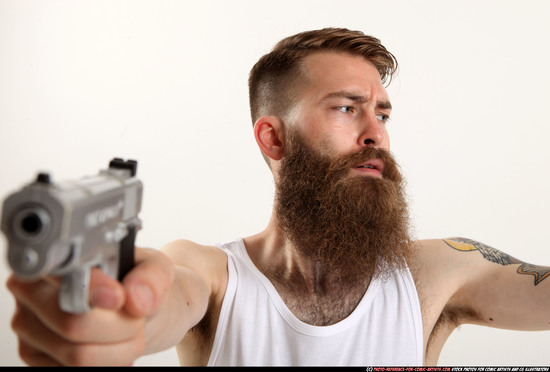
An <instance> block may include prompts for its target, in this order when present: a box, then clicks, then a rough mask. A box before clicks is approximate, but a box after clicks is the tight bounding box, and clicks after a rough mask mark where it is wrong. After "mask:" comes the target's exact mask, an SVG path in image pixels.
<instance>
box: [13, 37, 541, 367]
mask: <svg viewBox="0 0 550 372" xmlns="http://www.w3.org/2000/svg"><path fill="white" fill-rule="evenodd" d="M396 68H397V62H396V60H395V58H394V56H393V55H392V54H391V53H389V52H388V51H387V50H386V48H385V47H384V46H382V45H381V44H380V42H379V40H377V39H376V38H373V37H370V36H366V35H364V34H363V33H362V32H358V31H350V30H347V29H323V30H315V31H308V32H304V33H300V34H297V35H294V36H291V37H289V38H287V39H284V40H283V41H281V42H280V43H279V44H277V45H276V46H275V48H274V50H273V51H272V52H271V53H269V54H267V55H265V56H264V57H262V58H261V59H260V60H259V61H258V63H257V64H256V65H255V66H254V68H253V69H252V71H251V75H250V80H249V84H250V104H251V113H252V121H253V123H254V135H255V139H256V141H257V143H258V146H259V148H260V150H261V151H262V153H263V155H264V158H265V159H266V162H267V164H268V165H269V167H270V169H271V171H272V173H273V177H274V180H275V187H276V195H275V203H274V209H273V214H272V218H271V220H270V222H269V224H268V226H267V227H266V229H265V230H264V231H262V232H260V233H259V234H257V235H254V236H250V237H246V238H244V239H238V240H236V241H232V242H227V243H225V244H222V245H220V246H216V247H215V246H201V245H198V244H195V243H193V242H189V241H184V240H180V241H176V242H172V243H170V244H168V245H167V246H166V247H165V248H164V249H163V252H164V253H161V252H159V251H155V250H147V249H138V250H137V252H136V266H135V268H134V269H133V270H132V271H131V272H130V273H129V274H128V275H127V276H126V277H125V279H124V281H123V283H122V284H121V283H118V282H116V281H113V280H111V279H109V278H108V277H106V276H105V275H103V274H102V273H101V272H100V271H95V272H94V275H93V277H92V280H91V285H90V287H91V292H90V298H91V303H92V305H93V306H94V309H93V310H92V311H91V312H89V313H87V314H83V315H70V314H63V313H62V312H61V311H60V310H59V309H58V308H57V303H56V301H53V300H52V298H53V297H54V296H56V295H57V293H58V290H59V289H58V283H57V282H56V281H53V280H50V279H46V280H42V281H39V282H36V283H20V282H18V281H17V280H15V279H13V278H11V279H10V280H9V283H8V286H9V288H10V290H11V291H12V293H13V294H14V296H15V298H16V300H17V304H18V309H17V312H16V314H15V316H14V320H13V328H14V330H15V332H16V333H17V335H18V337H19V340H20V353H21V356H22V358H23V359H24V360H25V361H26V362H28V363H29V364H32V365H59V364H65V365H74V364H76V365H92V364H98V365H104V364H109V365H113V364H130V363H132V362H133V361H134V360H135V359H136V358H138V357H139V356H141V355H143V354H145V353H151V352H156V351H160V350H163V349H166V348H168V347H171V346H174V345H176V348H177V351H178V355H179V357H180V361H181V363H182V364H183V365H422V364H427V365H434V364H436V363H437V359H438V356H439V353H440V351H441V348H442V347H443V344H444V343H445V340H446V339H447V337H448V336H449V335H450V333H451V332H452V331H453V329H455V328H456V327H457V326H458V325H460V324H464V323H472V324H480V325H488V326H493V327H501V328H509V329H524V330H542V329H549V328H550V322H549V321H548V314H547V313H548V311H547V309H548V308H549V307H550V296H549V287H548V286H549V284H548V282H550V281H545V280H544V279H545V278H546V277H547V276H548V275H549V272H550V271H549V269H548V268H546V267H540V266H535V265H529V264H526V263H523V262H521V261H519V260H516V259H513V258H511V257H509V256H508V255H506V254H504V253H502V252H499V251H497V250H496V249H494V248H491V247H489V246H487V245H484V244H481V243H478V242H475V241H473V240H469V239H465V238H448V239H441V240H423V241H414V240H413V239H412V237H411V236H410V234H409V219H408V214H407V203H406V197H405V192H404V185H403V180H402V177H401V175H400V173H399V169H398V166H397V165H396V164H395V161H394V160H393V157H392V155H391V153H390V152H389V138H388V132H387V129H386V126H387V121H388V118H389V117H390V115H391V108H392V107H391V103H390V100H389V98H388V95H387V93H386V90H385V86H384V83H386V82H388V81H390V80H391V77H392V75H393V73H394V72H395V70H396ZM533 279H534V282H533Z"/></svg>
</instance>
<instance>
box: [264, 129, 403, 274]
mask: <svg viewBox="0 0 550 372" xmlns="http://www.w3.org/2000/svg"><path fill="white" fill-rule="evenodd" d="M374 158H380V159H382V160H383V161H384V168H383V173H382V178H375V177H370V176H364V175H360V174H357V175H351V174H350V171H351V169H353V168H355V167H356V166H357V165H359V164H363V163H365V162H367V161H368V160H370V159H374ZM275 213H276V215H277V217H278V220H279V221H280V225H281V228H282V231H283V233H284V235H285V238H286V239H287V240H288V241H289V242H290V243H291V244H292V246H293V248H294V250H295V252H296V253H297V254H298V255H299V256H303V257H305V258H308V259H311V260H313V261H314V262H316V263H320V264H321V265H322V267H324V268H326V269H327V270H331V271H334V272H338V274H339V275H340V277H341V278H342V279H344V278H348V279H352V280H353V279H354V278H357V276H361V277H365V276H368V277H372V276H381V275H384V274H387V273H389V272H390V271H391V270H396V269H401V268H403V267H405V266H406V264H407V257H408V255H409V251H410V246H411V239H410V233H409V216H408V208H407V202H406V198H405V192H404V182H403V178H402V176H401V174H400V172H399V169H398V166H397V163H396V162H395V160H394V158H393V157H392V155H391V154H390V153H389V152H388V151H386V150H381V149H376V148H372V147H366V148H365V149H364V151H362V152H360V153H355V154H351V155H346V156H342V157H340V158H331V157H330V156H326V155H322V154H320V153H318V152H316V151H314V150H313V149H311V148H310V147H309V146H308V145H307V144H306V143H305V141H304V139H303V137H302V135H301V134H300V133H298V131H297V130H290V131H289V133H288V136H287V143H286V148H285V154H284V157H283V159H282V161H281V168H280V173H279V178H278V180H277V184H276V196H275Z"/></svg>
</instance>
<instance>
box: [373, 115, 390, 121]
mask: <svg viewBox="0 0 550 372" xmlns="http://www.w3.org/2000/svg"><path fill="white" fill-rule="evenodd" d="M376 118H377V119H378V120H380V121H381V122H383V123H387V122H388V120H390V116H389V115H386V114H378V115H376Z"/></svg>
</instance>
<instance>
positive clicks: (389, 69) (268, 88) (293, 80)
mask: <svg viewBox="0 0 550 372" xmlns="http://www.w3.org/2000/svg"><path fill="white" fill-rule="evenodd" d="M323 51H335V52H341V53H347V54H351V55H356V56H362V57H363V58H365V59H366V60H368V61H369V62H370V63H372V64H373V65H374V66H375V67H376V69H377V70H378V72H379V73H380V79H381V81H382V83H383V84H386V83H387V84H389V83H390V82H391V79H392V77H393V75H394V74H395V72H396V71H397V67H398V65H397V60H396V59H395V57H394V56H393V54H391V53H390V52H389V51H388V50H387V49H386V48H385V47H384V46H383V45H382V44H381V43H380V40H378V39H377V38H375V37H372V36H368V35H365V34H364V33H363V32H361V31H352V30H348V29H345V28H324V29H321V30H313V31H306V32H302V33H299V34H296V35H294V36H290V37H287V38H285V39H283V40H281V41H280V42H279V43H278V44H277V45H275V47H274V48H273V50H272V51H271V52H270V53H268V54H266V55H264V56H263V57H262V58H260V60H259V61H258V62H257V63H256V65H254V67H253V68H252V70H251V71H250V76H249V79H248V87H249V98H250V114H251V117H252V125H254V123H255V122H256V120H258V118H260V117H261V116H276V117H278V118H280V119H284V118H285V117H286V115H287V114H288V113H289V112H290V110H291V109H292V107H293V103H294V102H295V98H296V97H295V94H296V89H295V88H296V84H297V83H299V81H300V80H299V78H300V76H301V75H300V73H301V67H302V63H301V62H302V61H303V59H304V58H305V57H306V56H308V55H310V54H313V53H316V52H323Z"/></svg>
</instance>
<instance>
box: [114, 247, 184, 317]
mask: <svg viewBox="0 0 550 372" xmlns="http://www.w3.org/2000/svg"><path fill="white" fill-rule="evenodd" d="M174 272H175V270H174V264H173V263H172V261H171V260H170V259H168V257H166V256H165V255H164V254H163V253H162V252H160V251H157V250H154V249H145V248H136V265H135V267H134V268H133V269H132V270H131V271H130V272H129V273H128V274H127V275H126V276H125V277H124V279H123V281H122V283H123V285H124V288H125V290H126V294H127V298H126V304H125V305H124V306H125V308H126V310H127V311H128V312H129V313H130V314H131V315H133V316H137V317H141V316H147V315H151V314H153V313H154V312H155V311H156V309H157V308H158V307H159V305H160V303H161V301H162V299H163V298H164V295H165V293H166V292H167V291H168V289H169V288H170V286H171V285H172V282H173V281H174V277H175V273H174Z"/></svg>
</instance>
